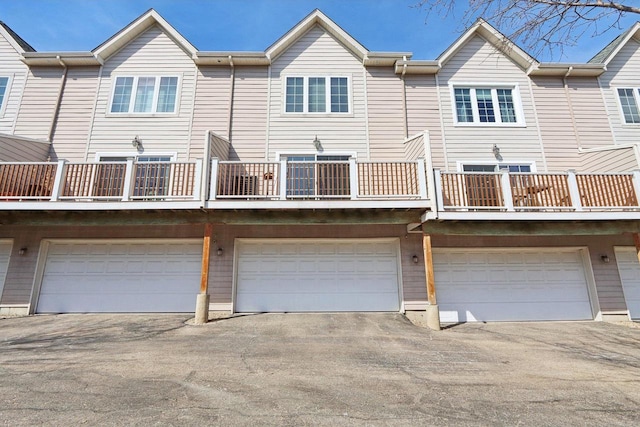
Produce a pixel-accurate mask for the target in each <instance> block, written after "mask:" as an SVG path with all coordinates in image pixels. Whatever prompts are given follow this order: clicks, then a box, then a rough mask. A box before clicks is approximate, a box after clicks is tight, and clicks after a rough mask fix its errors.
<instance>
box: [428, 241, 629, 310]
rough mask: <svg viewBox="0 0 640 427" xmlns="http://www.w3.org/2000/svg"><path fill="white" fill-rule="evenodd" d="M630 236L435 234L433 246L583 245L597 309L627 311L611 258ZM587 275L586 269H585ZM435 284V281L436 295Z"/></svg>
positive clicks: (612, 258)
mask: <svg viewBox="0 0 640 427" xmlns="http://www.w3.org/2000/svg"><path fill="white" fill-rule="evenodd" d="M632 242H633V239H632V238H631V236H630V235H626V236H550V237H542V236H510V237H489V236H435V237H434V238H433V246H434V247H463V248H466V247H468V248H472V247H499V248H508V247H537V246H538V247H567V246H586V247H587V248H588V250H589V256H590V260H591V265H592V267H593V277H594V279H595V283H596V292H597V295H598V301H599V303H600V310H601V311H602V312H603V313H604V314H606V313H607V312H616V311H621V310H626V303H625V300H624V294H623V292H622V282H621V281H620V276H619V274H618V269H617V266H616V262H615V259H614V252H613V247H614V246H624V245H627V246H628V245H631V244H632ZM604 254H607V255H609V258H611V262H610V263H608V264H606V263H603V262H602V261H601V259H600V256H601V255H604ZM587 274H588V272H587ZM437 292H438V284H437V283H436V295H437Z"/></svg>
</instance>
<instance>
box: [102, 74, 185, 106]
mask: <svg viewBox="0 0 640 427" xmlns="http://www.w3.org/2000/svg"><path fill="white" fill-rule="evenodd" d="M177 93H178V77H170V76H169V77H154V76H135V77H133V76H132V77H116V81H115V85H114V87H113V97H112V101H111V109H110V112H112V113H140V114H144V113H175V112H176V98H177Z"/></svg>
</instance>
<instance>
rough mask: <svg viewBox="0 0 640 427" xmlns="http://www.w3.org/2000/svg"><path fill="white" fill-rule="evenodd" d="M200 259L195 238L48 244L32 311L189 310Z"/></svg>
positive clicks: (191, 306) (192, 303)
mask: <svg viewBox="0 0 640 427" xmlns="http://www.w3.org/2000/svg"><path fill="white" fill-rule="evenodd" d="M201 257H202V243H200V242H198V241H195V240H194V241H178V242H176V241H175V240H172V241H169V240H162V241H149V240H147V241H141V240H137V241H125V242H118V241H110V242H105V241H102V242H100V243H97V242H96V241H85V242H73V243H69V242H52V243H50V244H49V248H48V251H47V260H46V264H45V268H44V273H43V278H42V287H41V289H40V297H39V301H38V306H37V311H38V312H39V313H78V312H80V313H90V312H102V313H107V312H126V313H132V312H190V311H193V310H194V309H195V301H196V295H197V294H198V292H199V290H200V267H201V263H202V258H201Z"/></svg>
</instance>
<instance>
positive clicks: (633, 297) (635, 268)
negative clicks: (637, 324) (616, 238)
mask: <svg viewBox="0 0 640 427" xmlns="http://www.w3.org/2000/svg"><path fill="white" fill-rule="evenodd" d="M615 251H616V260H617V262H618V271H619V272H620V279H621V280H622V289H623V290H624V299H625V300H626V301H627V309H628V310H629V316H630V317H631V318H632V319H640V262H638V255H637V254H636V250H635V248H633V247H630V248H615Z"/></svg>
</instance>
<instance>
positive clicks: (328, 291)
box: [235, 239, 400, 312]
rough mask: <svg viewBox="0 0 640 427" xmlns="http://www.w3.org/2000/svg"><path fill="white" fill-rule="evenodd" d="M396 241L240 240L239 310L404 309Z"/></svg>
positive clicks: (237, 302)
mask: <svg viewBox="0 0 640 427" xmlns="http://www.w3.org/2000/svg"><path fill="white" fill-rule="evenodd" d="M394 240H395V239H394ZM396 242H397V240H395V242H394V241H390V240H389V239H385V241H383V240H377V241H376V240H367V239H357V240H326V239H324V240H311V239H295V240H280V241H278V240H272V241H255V240H254V241H252V240H246V241H240V242H239V244H238V245H237V256H238V270H237V271H238V273H237V291H236V304H235V311H236V312H273V311H276V312H308V311H399V309H400V302H399V287H398V248H397V243H396Z"/></svg>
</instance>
